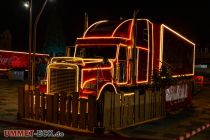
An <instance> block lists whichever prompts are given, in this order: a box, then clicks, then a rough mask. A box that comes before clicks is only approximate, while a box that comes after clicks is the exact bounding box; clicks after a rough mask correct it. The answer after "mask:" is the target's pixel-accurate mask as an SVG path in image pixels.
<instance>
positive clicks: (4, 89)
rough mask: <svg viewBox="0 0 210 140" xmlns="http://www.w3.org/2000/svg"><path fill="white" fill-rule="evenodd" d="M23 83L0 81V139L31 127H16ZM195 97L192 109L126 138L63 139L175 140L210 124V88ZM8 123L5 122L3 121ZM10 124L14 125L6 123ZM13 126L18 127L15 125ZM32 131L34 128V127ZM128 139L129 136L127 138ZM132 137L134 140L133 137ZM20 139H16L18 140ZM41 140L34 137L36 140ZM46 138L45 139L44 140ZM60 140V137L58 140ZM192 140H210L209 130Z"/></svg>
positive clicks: (126, 132) (81, 139)
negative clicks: (15, 130)
mask: <svg viewBox="0 0 210 140" xmlns="http://www.w3.org/2000/svg"><path fill="white" fill-rule="evenodd" d="M23 84H24V83H23V82H21V81H8V80H5V79H4V80H2V79H0V139H4V138H3V130H5V129H30V126H26V125H25V126H23V125H17V124H16V123H17V122H18V121H17V119H16V114H17V99H18V98H17V97H18V94H17V93H18V89H17V87H19V86H22V85H23ZM204 89H205V90H203V91H201V92H200V93H199V94H197V95H195V96H194V97H193V107H192V108H188V109H187V110H184V111H182V112H179V113H177V114H173V115H169V116H167V117H164V118H162V119H159V120H156V121H152V122H148V123H145V124H141V125H137V126H132V127H129V128H126V129H122V130H119V131H118V132H119V133H120V134H122V135H123V136H122V137H120V136H117V137H107V136H106V137H104V136H103V137H102V136H101V137H100V136H99V137H88V136H79V135H75V134H70V133H65V137H64V138H62V139H68V140H93V139H100V140H103V139H104V140H106V139H125V138H126V137H127V139H129V140H130V139H133V137H135V138H136V139H146V138H151V139H162V140H171V139H176V138H178V137H180V136H182V135H185V134H186V133H187V132H191V131H193V130H196V129H197V128H199V127H201V126H203V125H204V124H207V123H210V86H206V87H205V88H204ZM4 121H5V122H4ZM7 121H8V122H11V123H7ZM13 123H14V124H15V125H13ZM32 129H33V128H32ZM125 136H126V137H125ZM131 137H132V138H131ZM16 139H17V138H16ZM37 139H38V138H33V140H37ZM41 139H43V138H41ZM56 139H57V138H47V140H56ZM59 139H61V138H59ZM190 139H191V140H210V127H209V128H208V129H205V130H204V131H202V132H200V133H198V134H196V135H194V136H193V137H191V138H190Z"/></svg>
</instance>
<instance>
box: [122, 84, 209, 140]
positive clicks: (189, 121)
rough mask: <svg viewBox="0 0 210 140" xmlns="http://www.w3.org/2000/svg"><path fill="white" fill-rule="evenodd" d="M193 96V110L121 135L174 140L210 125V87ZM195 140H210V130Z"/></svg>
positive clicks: (126, 130)
mask: <svg viewBox="0 0 210 140" xmlns="http://www.w3.org/2000/svg"><path fill="white" fill-rule="evenodd" d="M204 89H205V90H203V91H201V92H200V93H198V94H196V95H195V96H193V105H192V108H188V109H186V110H183V111H181V112H178V113H177V114H173V115H168V116H166V117H164V118H162V119H159V120H157V121H153V122H149V123H145V124H143V125H137V126H133V127H129V128H126V129H123V130H120V132H121V133H123V134H125V135H128V136H133V137H138V138H156V139H161V140H172V139H176V138H178V137H180V136H184V135H185V134H186V133H187V132H192V131H193V130H197V128H199V127H201V126H203V125H206V124H208V123H210V86H206V87H204ZM191 138H192V139H194V140H210V128H208V129H206V130H205V131H202V132H200V133H198V134H196V135H194V136H193V137H191Z"/></svg>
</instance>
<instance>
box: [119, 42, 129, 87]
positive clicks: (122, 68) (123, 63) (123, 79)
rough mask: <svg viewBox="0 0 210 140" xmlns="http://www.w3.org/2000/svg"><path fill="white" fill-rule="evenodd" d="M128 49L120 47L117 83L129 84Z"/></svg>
mask: <svg viewBox="0 0 210 140" xmlns="http://www.w3.org/2000/svg"><path fill="white" fill-rule="evenodd" d="M127 56H128V47H125V46H120V49H119V55H118V61H117V82H118V84H127V81H128V57H127Z"/></svg>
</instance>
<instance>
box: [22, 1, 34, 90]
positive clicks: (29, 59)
mask: <svg viewBox="0 0 210 140" xmlns="http://www.w3.org/2000/svg"><path fill="white" fill-rule="evenodd" d="M23 5H24V7H26V8H27V9H29V39H28V40H29V41H28V48H29V50H28V51H29V55H28V89H29V90H31V50H32V49H31V48H32V0H29V1H27V2H25V3H24V4H23Z"/></svg>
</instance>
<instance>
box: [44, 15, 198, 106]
mask: <svg viewBox="0 0 210 140" xmlns="http://www.w3.org/2000/svg"><path fill="white" fill-rule="evenodd" d="M67 52H68V55H67V56H66V57H54V58H52V59H51V62H50V64H49V65H48V67H47V91H46V92H47V94H55V93H61V92H67V94H71V93H75V92H76V93H78V94H79V97H80V98H85V99H87V98H88V95H89V94H91V95H94V96H96V99H97V100H98V99H100V98H103V95H104V94H106V93H107V92H111V93H113V94H130V93H133V92H135V91H136V90H139V91H140V90H142V88H144V87H150V85H156V87H155V90H159V88H158V86H160V87H161V86H164V88H165V99H166V104H167V102H168V103H170V104H171V103H172V102H173V103H175V102H179V103H181V102H186V101H189V100H190V99H191V93H190V92H192V90H191V89H190V88H191V87H190V86H189V85H188V84H187V82H188V81H189V80H191V79H192V77H193V75H194V63H195V44H194V43H193V42H191V41H190V40H189V39H187V38H186V37H184V36H183V35H181V34H180V33H178V32H176V31H175V30H173V29H171V28H170V27H168V26H167V25H165V24H159V23H153V22H151V21H150V20H148V19H127V20H118V21H109V20H102V21H98V22H95V23H93V24H92V25H91V26H89V28H88V29H87V30H86V31H85V32H84V34H83V36H82V37H79V38H77V39H76V44H75V48H74V55H73V56H70V50H68V51H67ZM157 79H158V80H157ZM164 79H165V80H166V79H169V81H172V83H173V84H174V82H176V84H174V85H173V84H169V81H165V85H164V84H158V83H160V81H161V80H162V81H164ZM170 79H171V80H170ZM181 80H182V81H183V80H184V81H185V82H182V83H180V82H179V81H181ZM157 85H158V86H157ZM170 104H169V106H170Z"/></svg>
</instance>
